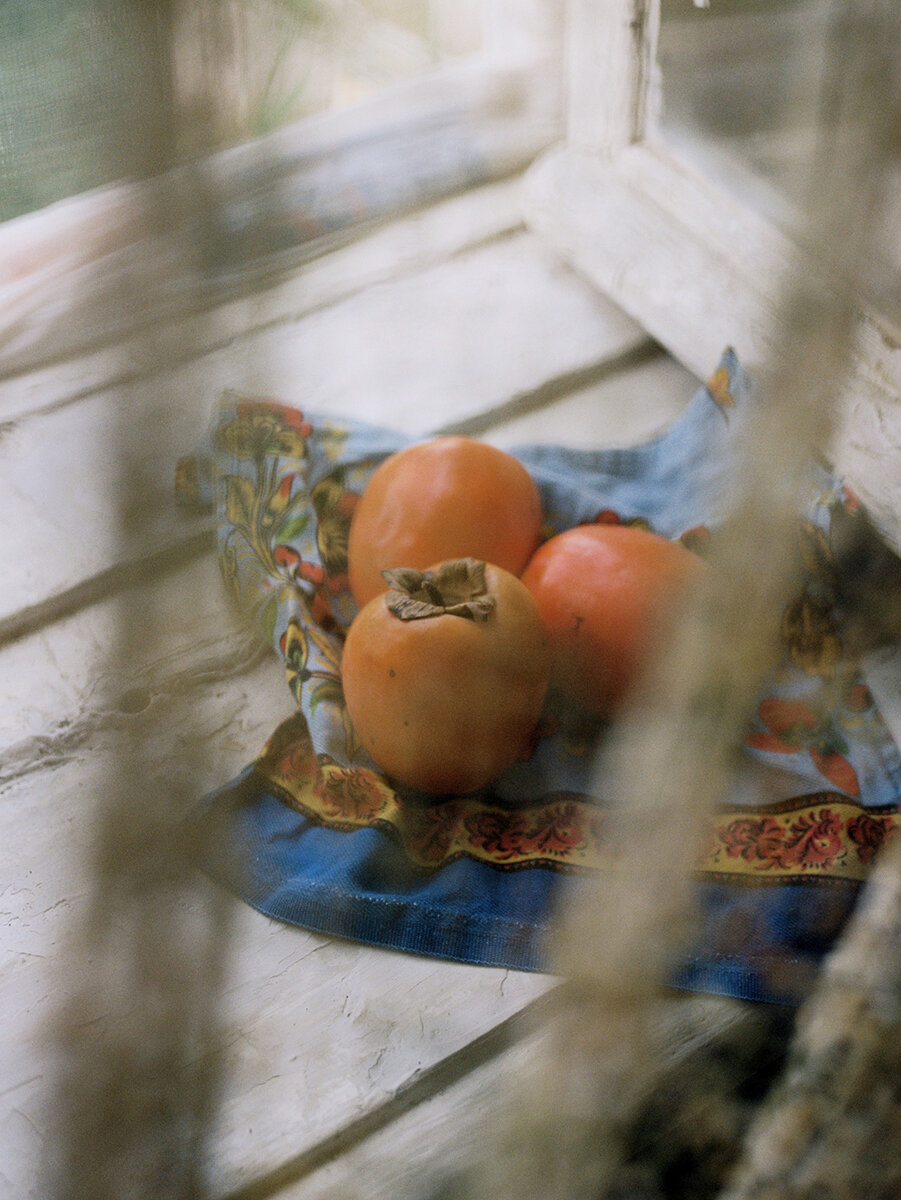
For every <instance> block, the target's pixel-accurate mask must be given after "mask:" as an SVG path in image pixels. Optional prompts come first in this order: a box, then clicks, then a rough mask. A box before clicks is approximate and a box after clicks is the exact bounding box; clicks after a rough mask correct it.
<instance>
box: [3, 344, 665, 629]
mask: <svg viewBox="0 0 901 1200" xmlns="http://www.w3.org/2000/svg"><path fill="white" fill-rule="evenodd" d="M663 357H665V351H664V350H663V349H662V348H661V347H660V346H658V345H657V344H656V343H655V342H653V341H652V340H651V339H650V338H648V339H646V340H645V341H642V342H640V343H639V344H638V345H632V346H629V347H628V348H627V349H625V350H624V351H623V352H622V353H620V354H614V355H612V356H610V357H605V358H602V359H600V360H599V361H597V362H594V363H590V364H589V365H588V366H585V367H578V368H576V369H574V370H572V371H565V372H563V373H562V374H560V375H557V376H555V377H553V378H551V379H548V380H545V381H544V382H543V383H541V384H539V385H538V386H537V387H535V388H530V389H527V390H525V391H521V392H518V393H517V394H516V395H514V396H512V397H510V399H508V400H504V401H502V402H501V403H499V404H496V405H494V406H492V407H491V408H490V409H488V410H486V411H485V412H482V413H478V414H476V415H474V416H472V417H468V418H464V419H463V420H459V421H450V422H448V423H446V424H444V425H441V426H438V427H437V428H436V429H435V430H434V432H433V434H432V436H438V435H440V434H450V433H455V434H466V435H469V436H477V435H480V434H484V433H488V432H490V431H491V429H492V428H494V427H495V426H497V425H499V424H501V423H502V422H504V421H508V420H512V419H514V418H518V417H523V416H527V415H530V414H532V413H534V412H536V411H538V410H540V409H541V408H544V407H546V406H548V405H550V404H553V403H555V402H556V401H558V400H561V399H564V398H565V397H566V396H568V395H571V394H573V393H575V392H577V391H580V390H582V389H583V388H587V387H590V386H592V385H593V384H597V383H601V382H602V381H603V380H605V379H609V378H610V377H611V376H613V375H615V374H617V373H618V372H621V371H626V370H629V369H631V368H633V367H637V366H640V365H642V364H643V363H647V362H651V361H654V360H655V359H661V358H663ZM214 540H215V539H214V529H213V520H212V518H210V522H209V525H208V527H206V528H202V529H201V530H199V531H198V532H195V533H193V534H190V535H189V536H187V537H182V538H176V539H174V540H173V541H172V542H171V543H169V544H168V545H164V546H162V547H160V548H159V549H157V550H154V551H153V552H152V553H150V554H146V555H140V556H138V557H136V558H134V559H127V560H125V561H123V562H119V563H115V564H113V565H112V566H110V567H108V568H106V569H105V570H103V571H100V572H98V573H96V574H94V575H91V576H89V577H88V578H87V579H84V580H81V581H79V582H78V583H77V584H75V585H74V586H73V587H71V588H67V589H65V590H63V591H61V592H58V593H56V594H54V595H52V596H49V597H48V598H47V599H46V600H43V601H40V602H39V603H37V604H32V605H28V606H27V607H25V608H22V609H19V610H18V611H17V612H14V613H11V614H10V615H9V616H6V617H2V618H0V649H2V647H3V646H5V645H8V644H9V643H11V642H14V641H17V640H18V639H20V638H22V637H26V636H28V635H29V634H32V633H35V632H37V631H38V630H39V629H41V628H43V627H44V626H46V625H48V624H50V623H51V622H54V621H58V620H60V619H62V618H64V617H69V616H72V615H73V614H75V613H77V612H79V611H80V610H82V609H83V608H86V607H87V606H89V605H91V604H94V603H96V602H97V601H98V600H102V599H104V598H105V597H107V596H110V595H114V594H116V593H118V592H121V591H122V590H123V589H125V588H127V587H132V586H134V585H135V584H136V583H139V582H140V581H141V580H142V579H146V578H156V577H158V576H159V575H161V574H165V573H168V572H171V571H173V570H175V569H177V568H178V567H180V566H182V565H184V564H185V563H186V562H189V561H191V560H192V559H195V558H197V557H199V556H200V555H202V554H205V553H208V552H209V551H210V550H211V549H212V548H213V545H214Z"/></svg>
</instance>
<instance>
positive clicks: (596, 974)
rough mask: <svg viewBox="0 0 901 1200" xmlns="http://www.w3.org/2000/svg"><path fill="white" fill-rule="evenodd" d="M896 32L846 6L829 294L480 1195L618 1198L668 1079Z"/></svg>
mask: <svg viewBox="0 0 901 1200" xmlns="http://www.w3.org/2000/svg"><path fill="white" fill-rule="evenodd" d="M898 24H899V14H898V12H897V9H896V8H895V7H894V5H893V4H892V3H891V2H890V0H884V2H881V3H880V2H877V0H856V2H855V3H853V4H847V5H845V7H844V9H843V13H842V19H841V23H840V25H839V26H838V27H837V29H836V33H835V36H834V38H833V39H832V42H831V44H830V47H829V51H830V53H829V70H828V73H827V91H826V97H825V99H826V102H827V104H828V112H827V114H826V116H827V120H826V121H825V123H824V136H823V140H822V144H821V146H820V151H819V155H818V159H817V161H816V162H815V163H814V164H813V177H814V179H816V180H817V181H818V185H819V186H818V188H817V195H816V201H815V205H814V207H813V208H812V209H811V212H810V214H809V221H810V227H809V241H810V243H811V244H813V245H816V246H820V247H823V246H828V247H830V251H831V253H830V258H831V260H832V265H833V273H832V276H831V282H832V288H831V290H828V291H827V290H824V289H822V288H820V287H819V286H818V285H817V283H816V281H814V280H809V279H806V278H796V279H794V280H793V281H792V284H791V290H790V292H789V294H788V295H787V296H786V297H785V301H784V303H783V305H782V311H781V315H780V318H779V320H778V323H777V328H776V330H775V337H774V344H775V345H776V346H777V347H778V349H777V352H776V354H775V355H774V359H773V361H772V363H771V365H770V368H769V370H768V371H767V372H766V374H765V376H764V377H763V378H761V379H760V380H759V381H758V383H759V387H758V389H757V396H756V401H755V405H754V410H753V412H752V413H751V414H750V415H749V417H748V419H747V421H746V424H745V427H744V429H743V451H744V453H743V458H742V461H741V462H740V464H738V466H737V468H736V475H735V485H734V497H733V501H732V510H731V516H730V518H729V519H728V521H727V523H726V525H725V527H724V528H723V529H722V531H721V535H720V537H719V538H718V539H717V540H718V545H719V547H720V553H719V556H718V559H715V560H714V563H713V566H714V569H713V570H712V571H711V572H710V573H709V576H708V578H707V579H706V580H705V581H704V583H703V584H702V586H701V587H700V588H699V589H698V592H697V594H696V595H695V596H694V597H693V602H692V603H691V604H690V605H689V607H688V608H687V609H686V611H685V612H684V614H683V619H682V621H681V623H680V624H679V626H678V627H677V628H676V629H675V631H674V632H673V634H672V638H671V641H670V645H669V647H668V649H667V651H666V653H665V654H664V655H663V657H662V661H661V662H660V664H659V668H658V669H657V670H655V672H654V675H653V678H651V679H649V680H647V681H646V684H645V686H644V688H643V690H642V691H641V693H640V694H639V696H638V698H637V701H636V703H635V705H634V706H633V708H632V710H631V711H630V712H629V713H628V714H626V715H625V717H624V718H623V720H622V721H621V722H620V724H619V727H618V728H617V730H616V731H615V735H614V737H613V740H612V746H611V748H610V750H609V751H608V752H607V753H606V754H605V755H604V758H603V760H602V762H601V763H600V764H599V767H598V772H599V773H598V778H599V779H603V781H604V791H605V794H612V796H613V798H614V804H613V811H612V815H611V821H610V826H611V831H610V841H611V847H612V852H613V860H614V864H615V865H614V866H613V867H612V868H611V869H609V870H606V871H605V872H604V873H603V874H602V875H600V876H599V877H598V878H597V879H596V880H595V881H592V883H591V884H590V886H589V885H586V886H585V887H582V888H579V889H573V893H572V895H573V898H572V899H571V901H570V903H569V905H568V906H567V908H566V909H565V911H563V912H562V913H560V914H559V922H558V929H557V935H556V936H557V943H556V944H557V958H556V965H557V966H558V968H559V970H560V971H561V973H563V974H564V975H566V976H567V977H568V978H569V979H571V980H574V981H576V982H577V983H578V985H579V988H578V991H577V993H576V999H574V1000H573V1001H572V1003H571V1004H570V1006H569V1008H568V1010H567V1011H566V1012H565V1013H564V1014H563V1015H562V1018H561V1019H560V1020H559V1021H558V1022H557V1024H556V1026H555V1028H554V1030H553V1031H552V1036H551V1037H550V1038H549V1039H548V1041H547V1047H546V1050H545V1052H544V1053H543V1054H542V1055H541V1057H540V1061H536V1062H535V1063H534V1066H533V1069H532V1071H531V1072H530V1073H529V1075H528V1077H527V1078H525V1079H523V1080H522V1081H521V1087H518V1088H517V1094H516V1095H515V1097H512V1098H511V1104H510V1111H509V1112H508V1113H507V1114H506V1119H505V1123H504V1125H503V1128H502V1129H501V1130H500V1131H496V1136H495V1138H494V1140H493V1141H489V1142H488V1143H486V1147H485V1163H484V1166H483V1168H482V1170H481V1172H480V1173H479V1174H478V1177H477V1179H476V1181H475V1182H474V1184H473V1187H472V1191H471V1194H472V1195H473V1196H484V1195H491V1196H493V1197H495V1198H497V1200H502V1198H503V1200H507V1198H508V1197H509V1198H510V1200H513V1197H519V1196H521V1195H523V1194H525V1193H526V1192H527V1191H528V1192H529V1193H530V1194H533V1195H540V1196H541V1197H542V1198H543V1200H576V1198H577V1197H578V1198H579V1200H583V1198H584V1197H588V1196H600V1195H603V1194H604V1193H605V1188H606V1187H607V1186H608V1185H609V1184H610V1183H611V1182H612V1180H613V1178H614V1176H615V1173H616V1171H617V1169H618V1167H619V1164H620V1163H621V1161H622V1158H623V1154H624V1147H625V1143H626V1139H627V1134H628V1130H629V1128H630V1124H631V1123H632V1122H633V1121H634V1120H635V1118H636V1117H637V1114H638V1113H639V1111H640V1109H641V1106H642V1104H643V1103H644V1102H645V1100H646V1099H647V1097H648V1096H649V1095H650V1094H651V1091H652V1089H653V1088H654V1086H655V1083H656V1082H657V1081H658V1080H659V1079H660V1076H661V1072H662V1070H663V1067H664V1063H665V1055H664V1047H663V1046H662V1045H661V1043H660V1040H659V1037H658V1034H657V1020H658V1013H659V1009H660V1004H661V997H662V996H663V994H664V989H665V987H666V984H667V981H668V979H669V977H670V973H671V971H672V969H673V968H674V966H675V965H676V963H677V961H678V958H679V954H680V951H681V950H682V949H683V948H684V946H685V944H686V940H687V937H688V936H689V933H690V931H691V929H692V919H693V883H692V866H693V864H694V862H695V861H696V860H697V855H698V848H699V845H700V838H701V835H702V831H703V830H704V828H705V826H706V823H707V820H708V817H709V814H710V813H711V811H712V809H713V807H714V805H715V804H716V803H718V802H719V801H720V800H721V799H722V798H723V797H724V796H725V795H727V793H728V789H729V785H730V780H731V778H732V771H733V763H734V759H735V753H736V751H735V747H736V746H737V745H739V744H740V739H741V734H742V732H743V730H744V729H745V727H746V723H747V720H748V718H749V716H750V713H751V711H752V705H753V702H754V700H755V698H756V697H757V696H758V694H759V689H760V687H761V685H762V683H763V681H764V679H765V678H766V676H767V674H768V673H769V672H770V670H771V669H772V668H773V667H774V666H775V665H776V662H777V659H778V625H779V618H780V613H781V610H782V607H783V604H784V601H785V598H786V597H787V596H789V595H790V594H791V591H792V587H793V585H794V583H795V579H794V570H795V568H794V566H793V562H794V556H793V554H792V552H791V550H792V547H793V544H794V539H795V536H796V535H795V529H796V520H797V513H798V511H799V508H800V505H801V502H802V493H801V490H800V489H801V484H802V481H803V479H804V476H805V465H806V464H807V463H808V462H809V460H810V459H811V456H819V455H821V454H823V453H824V451H825V449H826V447H827V446H828V442H829V438H830V435H831V432H832V427H833V419H834V413H835V411H836V410H837V407H838V405H839V403H840V398H841V389H842V379H843V374H844V371H845V369H846V364H847V362H848V360H849V357H850V353H851V349H852V346H853V343H854V337H855V330H856V319H857V307H856V306H857V302H858V296H859V286H860V282H861V275H860V272H861V271H863V270H864V265H865V264H866V263H867V261H869V259H870V256H871V254H872V253H873V249H874V246H875V245H877V244H878V240H879V235H880V218H881V212H882V207H883V203H884V192H885V184H886V177H887V175H888V173H889V169H890V168H891V166H892V160H893V157H894V155H895V154H896V153H897V148H898V147H897V130H898V128H899V127H901V122H899V115H901V110H899V105H898V73H897V72H898V67H897V63H898V59H899V51H901V38H899V28H898ZM762 531H765V536H762ZM847 1032H848V1031H847V1029H846V1033H847ZM843 1111H844V1110H843ZM768 1128H769V1129H770V1131H772V1126H769V1127H768ZM761 1137H762V1139H763V1144H762V1145H759V1146H758V1149H759V1153H760V1155H761V1156H764V1157H765V1156H766V1154H767V1148H766V1138H767V1134H766V1133H763V1134H762V1135H761ZM752 1194H753V1195H755V1196H756V1195H758V1193H757V1192H748V1196H750V1195H752ZM763 1194H764V1193H763V1191H761V1192H760V1196H761V1197H762V1195H763ZM794 1194H795V1193H792V1195H794ZM797 1194H798V1195H801V1194H802V1193H800V1192H799V1193H797ZM803 1194H804V1195H808V1194H812V1193H807V1192H804V1193H803ZM836 1194H838V1193H836ZM841 1194H842V1195H847V1194H848V1193H841ZM744 1195H745V1194H744V1193H742V1200H744Z"/></svg>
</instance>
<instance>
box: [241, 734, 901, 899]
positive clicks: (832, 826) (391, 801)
mask: <svg viewBox="0 0 901 1200" xmlns="http://www.w3.org/2000/svg"><path fill="white" fill-rule="evenodd" d="M258 769H259V771H260V772H261V774H262V776H263V777H264V779H265V781H266V783H267V784H268V785H270V786H271V787H272V788H273V790H274V791H275V792H276V794H277V795H278V796H279V798H280V799H281V800H282V801H283V802H284V803H286V804H288V805H289V806H290V807H291V808H294V809H295V810H296V811H298V812H300V813H302V814H303V815H304V816H306V817H307V818H309V819H310V820H313V821H316V822H317V823H320V824H323V825H327V826H328V827H330V828H332V829H339V830H345V831H347V830H353V829H365V828H378V829H381V830H382V831H383V832H385V833H387V834H389V835H390V836H392V837H394V838H395V839H396V840H398V841H399V842H400V843H401V844H402V845H403V847H404V850H405V852H406V854H407V856H408V858H409V859H410V861H411V862H412V863H413V864H414V865H416V866H418V867H421V868H424V869H429V870H434V869H436V868H438V867H440V866H443V865H445V864H446V863H448V862H451V861H453V860H454V859H456V858H460V857H462V856H466V857H469V858H473V859H476V860H478V861H480V862H486V863H491V864H492V865H493V866H496V867H502V868H505V869H508V870H509V869H517V868H522V867H531V866H542V867H553V868H555V869H558V870H564V871H580V870H587V869H592V868H597V867H600V866H601V865H603V862H604V860H605V852H604V846H603V813H602V811H601V810H600V809H599V808H598V807H597V806H596V805H595V804H593V803H592V802H591V801H589V800H587V799H585V798H584V797H582V796H578V795H574V794H569V793H565V794H557V795H553V796H548V797H545V798H543V799H541V800H539V801H535V802H533V803H531V804H522V805H517V806H516V807H507V806H505V805H502V804H499V803H497V802H494V803H492V802H490V801H488V800H485V799H483V798H481V797H476V796H473V797H461V798H453V799H448V800H435V801H423V800H419V799H416V798H410V797H406V796H404V795H403V794H400V793H398V792H397V791H395V790H394V788H392V787H391V785H390V784H389V783H388V782H387V780H386V779H385V778H384V776H382V775H380V774H379V773H378V772H376V771H373V770H370V769H369V768H366V767H344V766H341V765H340V764H339V763H337V762H335V760H334V759H332V758H330V757H329V756H328V755H324V754H320V755H317V754H316V753H315V751H314V749H313V744H312V742H311V740H310V737H309V732H308V730H307V726H306V722H305V721H304V719H303V716H302V715H301V714H297V715H296V716H295V717H292V718H290V719H289V720H288V721H286V722H284V724H283V725H281V726H280V727H279V729H278V730H276V732H275V734H274V735H273V737H272V738H271V739H270V741H269V743H268V745H267V747H266V749H265V750H264V751H263V754H262V755H261V757H260V759H259V762H258ZM899 828H901V814H899V812H898V810H897V809H896V808H894V807H892V808H881V809H869V810H867V809H864V808H863V807H862V806H861V805H860V804H858V803H856V802H855V801H854V800H851V799H849V798H847V797H844V796H841V795H839V794H837V793H834V792H818V793H815V794H814V795H808V796H801V797H798V798H796V799H793V800H788V801H784V802H782V803H781V804H771V805H767V806H765V807H760V808H754V809H750V810H740V811H736V810H734V809H733V810H729V811H724V812H720V813H718V814H716V815H715V816H714V818H713V820H712V822H711V826H710V830H709V836H708V841H707V845H706V846H705V848H704V851H703V853H702V857H701V860H700V862H699V863H698V866H697V870H698V872H699V874H700V875H701V876H703V877H705V878H710V879H722V880H724V881H725V880H729V881H737V882H742V883H748V882H762V883H772V882H778V883H785V882H796V881H800V880H810V879H813V880H818V881H822V880H830V881H837V880H850V881H859V880H862V879H864V878H866V875H867V872H868V870H869V868H870V866H871V864H872V862H873V860H874V858H875V856H876V854H877V852H878V850H879V848H880V847H881V846H882V845H883V844H884V842H885V841H886V840H887V839H888V838H889V837H890V836H894V835H895V834H896V833H897V831H898V829H899Z"/></svg>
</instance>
